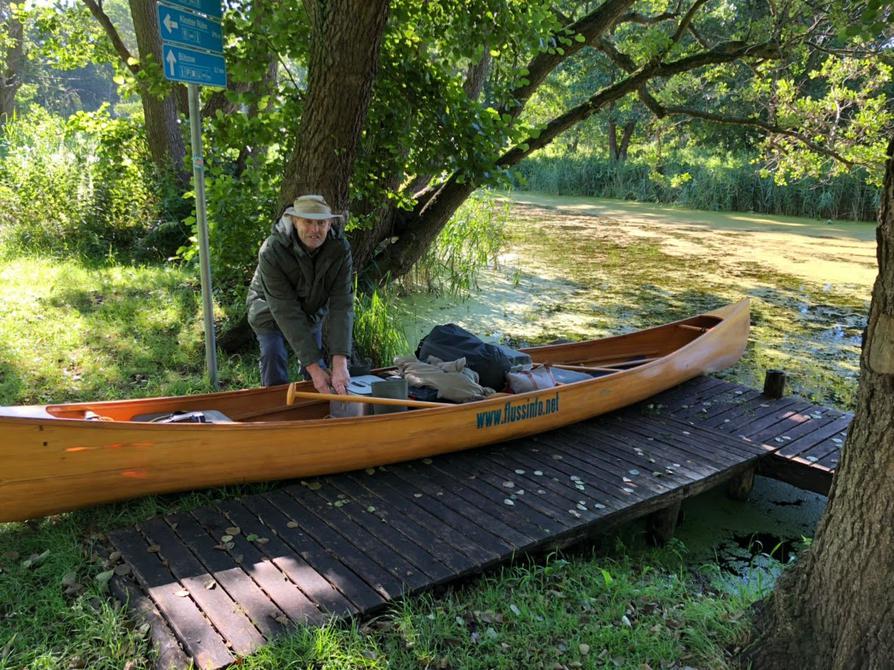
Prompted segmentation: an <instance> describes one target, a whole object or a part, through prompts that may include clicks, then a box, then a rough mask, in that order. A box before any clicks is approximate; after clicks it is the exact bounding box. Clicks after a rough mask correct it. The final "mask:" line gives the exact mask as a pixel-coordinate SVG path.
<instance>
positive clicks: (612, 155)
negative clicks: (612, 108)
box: [608, 119, 618, 161]
mask: <svg viewBox="0 0 894 670" xmlns="http://www.w3.org/2000/svg"><path fill="white" fill-rule="evenodd" d="M608 159H609V160H610V161H616V160H618V126H617V125H616V124H615V122H614V121H612V120H611V119H609V122H608Z"/></svg>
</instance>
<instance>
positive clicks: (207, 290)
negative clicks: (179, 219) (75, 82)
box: [187, 84, 217, 388]
mask: <svg viewBox="0 0 894 670" xmlns="http://www.w3.org/2000/svg"><path fill="white" fill-rule="evenodd" d="M187 86H188V89H189V134H190V137H191V139H192V174H193V179H194V181H195V189H196V227H197V228H198V233H199V266H200V270H201V278H202V313H203V314H204V317H205V367H206V368H207V371H208V378H209V379H210V380H211V386H213V387H214V388H217V344H216V342H215V338H214V305H213V304H212V302H211V260H210V258H209V253H208V218H207V216H206V212H205V160H204V158H203V157H202V119H201V111H200V108H199V87H198V86H197V85H196V84H188V85H187Z"/></svg>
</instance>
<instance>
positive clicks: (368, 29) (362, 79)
mask: <svg viewBox="0 0 894 670" xmlns="http://www.w3.org/2000/svg"><path fill="white" fill-rule="evenodd" d="M304 5H305V8H306V9H307V14H308V18H309V19H310V25H311V44H310V58H309V63H308V72H307V95H306V96H305V99H304V111H303V113H302V115H301V125H300V129H299V134H298V142H297V145H296V146H295V148H294V150H293V151H292V153H291V156H290V158H289V161H288V164H287V165H286V170H285V174H284V179H283V186H282V190H281V191H280V202H279V204H280V209H281V208H282V207H284V206H285V205H286V204H287V203H289V202H291V201H292V200H293V199H294V198H295V197H296V196H298V195H300V194H302V193H319V194H321V195H323V196H324V197H325V198H326V200H327V202H328V203H329V204H330V205H331V206H332V208H333V209H334V210H335V211H338V212H347V209H348V182H349V181H350V178H351V172H352V169H353V166H354V158H355V157H356V154H357V146H358V144H359V142H360V136H361V133H362V130H363V123H364V121H365V119H366V112H367V109H368V108H369V101H370V96H371V94H372V85H373V81H374V80H375V74H376V67H377V63H378V53H379V45H380V44H381V42H382V34H383V32H384V30H385V19H386V18H387V15H388V0H329V1H326V0H305V3H304Z"/></svg>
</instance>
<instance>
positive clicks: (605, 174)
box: [513, 156, 880, 221]
mask: <svg viewBox="0 0 894 670" xmlns="http://www.w3.org/2000/svg"><path fill="white" fill-rule="evenodd" d="M513 180H514V182H515V186H516V188H519V189H523V190H532V191H542V192H545V193H551V194H555V195H581V196H592V197H600V198H616V199H619V200H637V201H640V202H656V203H663V204H675V205H680V206H682V207H688V208H691V209H703V210H711V211H735V212H760V213H764V214H783V215H788V216H805V217H809V218H814V219H850V220H858V221H871V220H874V219H875V216H876V214H877V212H878V208H879V203H880V200H879V198H880V192H879V190H878V189H877V188H874V187H872V186H869V185H867V183H866V175H865V173H863V172H862V171H861V170H853V171H851V172H850V173H848V174H846V175H839V176H836V177H833V178H831V179H829V180H827V181H822V182H821V181H819V180H817V179H813V178H804V179H801V180H799V181H796V182H792V183H790V184H787V185H784V186H780V185H778V184H776V183H774V181H773V179H772V177H769V176H768V177H763V176H761V175H760V172H759V170H758V169H757V168H756V166H754V165H751V164H750V163H749V162H748V161H747V160H744V159H739V160H735V159H734V160H729V161H719V160H710V159H705V160H703V161H695V160H693V161H687V160H680V161H666V162H665V165H664V167H663V168H662V171H661V172H660V173H659V172H656V171H655V170H654V169H653V168H652V167H650V166H649V165H646V164H645V163H641V162H635V161H633V160H630V161H626V162H622V163H618V162H614V161H609V160H607V159H605V158H602V157H599V156H536V157H533V158H529V159H527V160H525V161H523V162H522V163H521V164H519V165H518V167H516V168H515V170H514V172H513Z"/></svg>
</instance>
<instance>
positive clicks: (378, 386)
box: [371, 377, 407, 414]
mask: <svg viewBox="0 0 894 670" xmlns="http://www.w3.org/2000/svg"><path fill="white" fill-rule="evenodd" d="M372 395H373V396H375V397H377V398H399V399H400V400H406V399H407V380H406V379H403V378H401V377H393V378H389V379H385V380H382V381H378V382H374V383H373V384H372ZM371 407H372V410H373V414H390V413H392V412H404V411H406V409H407V408H406V407H399V406H395V405H371Z"/></svg>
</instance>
